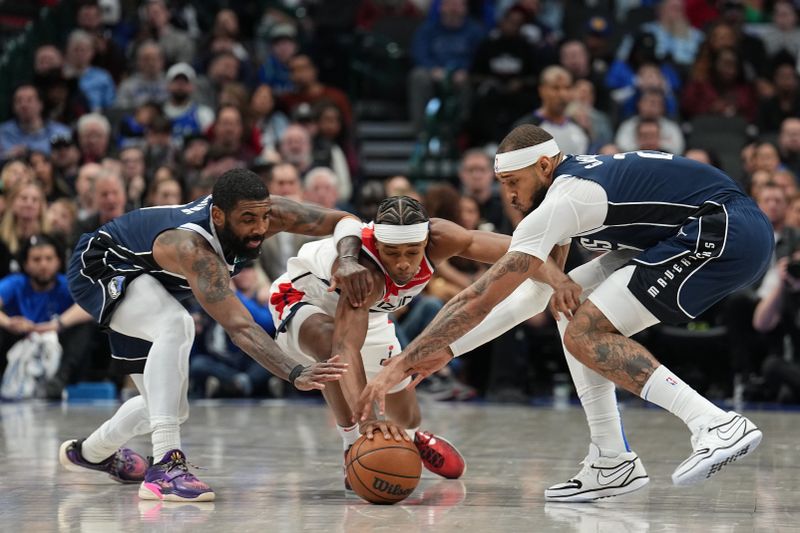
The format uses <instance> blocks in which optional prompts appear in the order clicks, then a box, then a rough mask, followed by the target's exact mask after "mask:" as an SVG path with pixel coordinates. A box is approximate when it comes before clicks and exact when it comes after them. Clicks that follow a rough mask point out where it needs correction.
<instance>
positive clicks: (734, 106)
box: [681, 48, 758, 122]
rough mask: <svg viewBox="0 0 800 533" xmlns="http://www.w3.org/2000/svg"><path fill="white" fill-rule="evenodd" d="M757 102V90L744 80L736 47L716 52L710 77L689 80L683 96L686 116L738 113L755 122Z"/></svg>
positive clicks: (734, 114) (731, 114)
mask: <svg viewBox="0 0 800 533" xmlns="http://www.w3.org/2000/svg"><path fill="white" fill-rule="evenodd" d="M704 78H705V76H704ZM757 106H758V101H757V95H756V92H755V90H754V89H753V86H752V85H751V84H749V83H747V81H746V80H745V78H744V72H743V68H742V62H741V58H740V57H739V56H738V54H737V53H736V51H735V50H734V49H733V48H725V49H723V50H720V51H719V52H717V53H715V54H713V55H712V63H711V70H710V72H709V73H708V76H707V78H706V79H697V78H696V79H694V80H692V81H690V82H689V84H688V85H687V86H686V88H685V89H684V91H683V95H682V98H681V109H682V110H683V114H684V116H685V117H686V118H692V117H694V116H696V115H700V114H706V113H710V114H716V115H723V116H727V117H732V116H736V115H739V116H743V117H745V118H746V119H747V120H748V121H750V122H753V121H755V118H756V111H757Z"/></svg>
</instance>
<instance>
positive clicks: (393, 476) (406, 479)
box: [347, 431, 422, 504]
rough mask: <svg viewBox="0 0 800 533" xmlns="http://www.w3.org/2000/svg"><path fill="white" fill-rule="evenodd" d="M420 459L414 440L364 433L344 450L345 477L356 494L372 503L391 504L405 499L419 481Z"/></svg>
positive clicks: (420, 471)
mask: <svg viewBox="0 0 800 533" xmlns="http://www.w3.org/2000/svg"><path fill="white" fill-rule="evenodd" d="M421 473H422V460H421V459H420V457H419V452H418V451H417V448H416V446H414V443H413V442H408V441H406V440H401V441H400V442H397V441H396V440H394V439H390V440H386V439H385V438H383V433H381V432H379V431H376V432H375V438H374V439H372V440H369V439H367V437H365V436H364V435H362V436H361V438H359V439H358V440H357V441H356V442H355V444H353V446H352V447H351V448H350V452H349V453H348V454H347V479H348V481H349V482H350V486H351V487H352V488H353V490H354V491H355V493H356V494H358V495H359V496H361V497H362V498H364V499H365V500H367V501H368V502H371V503H382V504H392V503H396V502H399V501H401V500H404V499H406V498H407V497H408V495H409V494H411V493H412V492H414V489H415V488H416V487H417V484H418V483H419V476H420V474H421Z"/></svg>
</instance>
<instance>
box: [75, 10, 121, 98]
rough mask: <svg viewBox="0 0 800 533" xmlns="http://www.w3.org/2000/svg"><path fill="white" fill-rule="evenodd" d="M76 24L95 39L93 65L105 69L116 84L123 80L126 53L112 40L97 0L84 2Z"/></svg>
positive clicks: (76, 14) (76, 12)
mask: <svg viewBox="0 0 800 533" xmlns="http://www.w3.org/2000/svg"><path fill="white" fill-rule="evenodd" d="M75 24H76V26H77V27H78V28H80V29H82V30H84V31H85V32H87V33H88V34H89V35H91V36H92V38H93V39H94V51H95V53H94V58H93V59H92V64H93V65H94V66H96V67H99V68H102V69H105V70H107V71H108V73H109V74H111V77H112V78H114V82H115V83H119V82H120V81H121V80H122V77H123V74H124V73H125V65H126V64H127V61H126V58H125V52H124V51H123V50H122V48H121V47H120V45H118V44H117V43H116V42H114V39H112V38H111V32H110V31H106V28H105V25H104V24H103V13H102V11H101V10H100V5H99V3H98V2H97V1H95V0H82V1H81V2H80V3H79V4H78V7H77V9H76V11H75Z"/></svg>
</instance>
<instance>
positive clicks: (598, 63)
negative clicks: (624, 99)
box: [582, 15, 614, 111]
mask: <svg viewBox="0 0 800 533" xmlns="http://www.w3.org/2000/svg"><path fill="white" fill-rule="evenodd" d="M613 34H614V32H613V29H612V23H611V21H610V20H609V19H608V17H605V16H603V15H595V16H593V17H590V18H589V20H588V21H586V29H585V33H584V34H583V35H582V38H583V42H584V44H586V49H587V50H589V59H590V61H591V64H592V72H595V73H597V74H598V75H601V76H602V78H601V79H605V76H606V74H607V73H608V69H609V68H610V67H611V63H612V61H614V50H613V49H612V46H611V45H612V40H613ZM601 85H603V86H605V83H602V84H601ZM604 111H606V109H604Z"/></svg>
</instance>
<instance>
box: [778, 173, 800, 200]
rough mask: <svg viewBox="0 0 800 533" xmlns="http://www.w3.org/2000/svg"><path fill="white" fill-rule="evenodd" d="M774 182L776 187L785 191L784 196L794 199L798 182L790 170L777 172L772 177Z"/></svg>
mask: <svg viewBox="0 0 800 533" xmlns="http://www.w3.org/2000/svg"><path fill="white" fill-rule="evenodd" d="M772 181H773V183H775V185H777V186H778V187H780V188H781V189H783V194H785V195H786V198H792V197H793V196H794V195H795V194H797V180H796V179H795V176H794V174H792V173H791V172H789V171H788V170H778V171H776V172H775V173H774V174H773V175H772Z"/></svg>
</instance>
